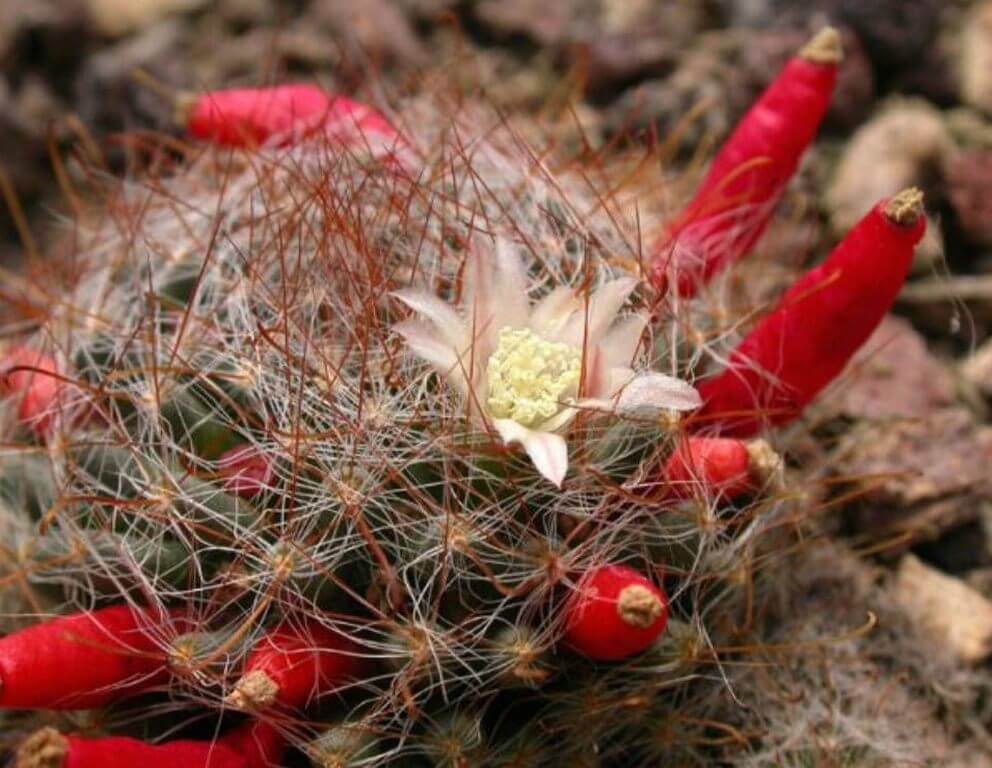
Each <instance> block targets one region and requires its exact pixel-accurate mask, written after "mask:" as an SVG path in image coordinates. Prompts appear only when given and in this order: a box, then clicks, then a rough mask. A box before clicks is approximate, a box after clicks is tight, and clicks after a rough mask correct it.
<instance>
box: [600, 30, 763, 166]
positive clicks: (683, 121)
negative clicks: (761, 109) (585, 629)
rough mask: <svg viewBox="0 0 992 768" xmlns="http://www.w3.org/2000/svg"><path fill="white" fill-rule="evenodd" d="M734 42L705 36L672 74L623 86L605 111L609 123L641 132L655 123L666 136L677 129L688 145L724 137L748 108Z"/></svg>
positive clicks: (683, 143)
mask: <svg viewBox="0 0 992 768" xmlns="http://www.w3.org/2000/svg"><path fill="white" fill-rule="evenodd" d="M734 45H735V43H734V41H733V40H732V39H730V38H727V37H726V36H725V35H722V34H719V33H716V34H711V35H705V36H703V37H702V38H700V40H699V41H698V42H697V44H696V45H694V46H692V48H690V49H689V50H688V51H686V52H685V54H684V55H683V56H682V57H681V58H680V59H679V62H678V65H677V66H676V68H675V70H674V72H672V74H671V75H669V76H668V77H666V78H664V79H655V80H648V81H646V82H644V83H641V84H640V85H638V86H637V87H636V88H631V89H628V90H627V91H625V92H624V93H623V95H622V96H621V97H620V98H619V99H618V100H617V101H616V102H615V103H614V104H613V105H612V106H611V108H610V109H609V110H608V111H607V113H606V115H605V120H606V125H607V127H608V129H609V130H610V131H611V132H613V133H619V132H628V131H631V132H638V131H640V130H642V129H644V128H646V127H647V126H654V129H655V130H656V131H657V134H658V136H659V137H660V138H661V140H662V141H664V140H665V139H666V138H668V137H669V136H670V135H672V134H674V133H676V132H677V134H678V137H679V139H680V141H679V144H680V146H684V147H695V146H698V144H699V142H701V141H703V140H710V141H713V140H721V139H722V138H723V137H725V136H726V135H727V134H728V133H729V132H730V129H731V127H732V126H733V122H734V121H735V120H736V119H737V118H738V117H739V116H740V114H742V113H743V110H744V109H745V107H744V105H743V103H741V102H740V101H739V100H738V96H735V94H740V93H742V92H745V90H746V89H745V86H744V77H743V74H742V73H741V72H740V70H739V69H737V68H736V67H735V66H734V62H733V58H732V55H731V52H732V47H733V46H734Z"/></svg>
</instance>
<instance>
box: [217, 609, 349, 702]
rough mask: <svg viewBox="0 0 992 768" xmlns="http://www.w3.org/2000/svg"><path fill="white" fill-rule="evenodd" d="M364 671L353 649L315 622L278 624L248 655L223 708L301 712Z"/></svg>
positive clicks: (339, 634) (340, 637) (339, 636)
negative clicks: (280, 708) (274, 709)
mask: <svg viewBox="0 0 992 768" xmlns="http://www.w3.org/2000/svg"><path fill="white" fill-rule="evenodd" d="M365 666H366V659H365V658H364V657H363V656H362V655H361V652H360V648H359V647H358V645H357V644H356V643H355V642H354V641H353V640H351V639H350V638H348V637H346V636H345V635H343V634H341V633H340V632H337V631H335V630H333V629H328V628H327V627H325V626H323V625H322V624H318V623H316V622H307V623H305V624H283V625H282V626H280V627H279V628H277V629H275V630H273V631H272V632H270V633H269V634H268V635H266V636H265V637H264V638H263V639H262V640H261V641H260V642H259V644H258V646H257V647H256V648H255V650H254V651H252V654H251V655H250V656H249V657H248V661H247V663H246V664H245V671H244V674H243V675H242V677H241V679H240V680H238V682H237V683H236V684H235V688H234V691H233V692H232V693H231V695H230V696H228V702H229V703H230V704H231V705H232V706H236V707H238V708H240V709H262V708H266V707H270V706H273V705H281V706H284V707H292V708H302V707H305V706H307V704H309V703H310V700H311V699H312V698H314V697H315V696H318V695H320V694H325V693H330V692H332V691H334V690H335V689H337V688H339V687H340V686H341V685H342V684H344V683H347V682H348V681H349V680H353V679H355V678H356V677H358V676H359V675H360V674H361V672H362V670H363V669H364V668H365Z"/></svg>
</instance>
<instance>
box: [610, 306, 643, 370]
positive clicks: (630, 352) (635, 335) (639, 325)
mask: <svg viewBox="0 0 992 768" xmlns="http://www.w3.org/2000/svg"><path fill="white" fill-rule="evenodd" d="M647 324H648V316H647V314H645V313H644V312H638V313H637V314H636V315H631V316H630V317H625V318H624V319H623V320H621V321H620V322H618V323H617V324H616V325H614V326H613V327H612V328H611V329H610V330H609V332H608V333H607V334H606V335H605V336H604V337H603V338H602V339H600V341H599V344H598V346H599V349H600V353H601V354H600V364H601V365H604V366H605V367H607V368H616V367H618V366H622V365H630V364H631V362H632V361H633V359H634V355H635V354H636V352H637V347H638V346H640V343H641V335H642V334H643V333H644V329H645V328H646V327H647Z"/></svg>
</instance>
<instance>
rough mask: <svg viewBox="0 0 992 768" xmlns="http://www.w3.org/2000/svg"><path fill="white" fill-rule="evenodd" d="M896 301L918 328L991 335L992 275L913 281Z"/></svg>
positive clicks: (967, 336) (966, 337)
mask: <svg viewBox="0 0 992 768" xmlns="http://www.w3.org/2000/svg"><path fill="white" fill-rule="evenodd" d="M897 304H898V306H899V308H900V311H902V312H905V313H907V314H909V315H910V316H911V317H912V318H913V322H914V323H915V324H916V325H917V327H923V328H926V329H927V330H932V331H934V332H935V333H938V334H941V335H945V336H946V335H948V334H950V335H953V336H959V337H961V341H963V342H965V343H967V342H968V341H970V340H971V339H972V338H984V337H985V336H987V335H990V334H992V275H954V276H951V277H934V278H929V279H927V280H919V281H914V282H912V283H909V284H908V285H906V287H905V288H903V290H902V293H900V294H899V297H898V299H897Z"/></svg>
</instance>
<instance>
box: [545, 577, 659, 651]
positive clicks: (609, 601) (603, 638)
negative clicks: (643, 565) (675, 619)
mask: <svg viewBox="0 0 992 768" xmlns="http://www.w3.org/2000/svg"><path fill="white" fill-rule="evenodd" d="M667 623H668V600H667V598H666V597H665V593H664V592H662V591H661V590H660V589H659V588H658V587H656V586H655V585H654V584H652V583H651V582H650V581H648V580H647V579H646V578H644V577H643V576H642V575H641V574H639V573H638V572H637V571H635V570H634V569H633V568H628V567H627V566H625V565H604V566H601V567H598V568H594V569H592V570H591V571H589V572H587V573H586V574H585V575H584V576H583V577H582V578H581V579H580V580H579V583H578V586H577V587H576V590H575V592H574V593H573V595H572V596H571V598H569V601H568V603H567V604H566V606H565V634H564V636H563V640H564V642H565V643H566V644H567V645H568V646H570V647H571V648H572V649H573V650H575V651H578V652H579V653H581V654H582V655H584V656H588V657H589V658H590V659H596V660H598V661H615V660H618V659H625V658H627V657H628V656H633V655H634V654H637V653H640V652H641V651H643V650H644V649H646V648H647V647H648V646H650V645H651V643H653V642H654V641H655V640H656V639H657V637H658V635H660V634H661V633H662V632H663V631H664V630H665V625H666V624H667Z"/></svg>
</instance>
